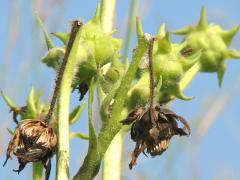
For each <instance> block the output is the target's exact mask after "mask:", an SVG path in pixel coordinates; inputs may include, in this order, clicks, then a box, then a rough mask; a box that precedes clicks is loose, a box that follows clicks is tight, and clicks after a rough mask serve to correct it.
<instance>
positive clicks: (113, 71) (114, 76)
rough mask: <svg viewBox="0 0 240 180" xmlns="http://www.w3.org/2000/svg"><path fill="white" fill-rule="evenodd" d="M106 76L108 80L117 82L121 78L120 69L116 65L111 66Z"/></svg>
mask: <svg viewBox="0 0 240 180" xmlns="http://www.w3.org/2000/svg"><path fill="white" fill-rule="evenodd" d="M104 77H105V79H106V80H107V81H109V82H111V83H115V82H116V81H117V80H118V79H119V71H118V69H117V68H116V67H110V68H109V69H108V71H107V72H106V74H105V75H104Z"/></svg>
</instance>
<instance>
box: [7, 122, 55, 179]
mask: <svg viewBox="0 0 240 180" xmlns="http://www.w3.org/2000/svg"><path fill="white" fill-rule="evenodd" d="M56 144H57V137H56V134H55V133H54V130H53V128H51V127H49V126H48V125H47V123H45V122H44V121H41V120H37V119H27V120H23V121H21V122H19V124H18V126H17V127H16V129H15V131H14V134H13V136H12V139H11V140H10V142H9V144H8V148H7V154H6V161H5V162H4V165H3V166H5V164H6V163H7V160H8V159H9V158H10V157H11V156H10V155H11V152H13V154H14V155H15V156H16V157H17V158H18V162H19V169H18V170H13V171H15V172H18V173H19V172H21V171H22V170H23V169H24V167H25V165H26V164H27V163H28V162H37V161H41V162H42V163H43V166H44V167H45V169H46V179H48V177H49V173H50V168H51V164H50V163H51V161H50V159H51V156H52V154H53V152H54V150H55V147H56Z"/></svg>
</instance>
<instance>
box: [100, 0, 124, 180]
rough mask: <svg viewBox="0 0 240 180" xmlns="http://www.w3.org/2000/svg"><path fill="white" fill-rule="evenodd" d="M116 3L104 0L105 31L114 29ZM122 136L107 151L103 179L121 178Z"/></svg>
mask: <svg viewBox="0 0 240 180" xmlns="http://www.w3.org/2000/svg"><path fill="white" fill-rule="evenodd" d="M115 4H116V2H115V0H102V4H101V5H102V6H101V7H102V11H101V25H102V29H103V31H104V32H111V31H112V24H113V18H114V10H115ZM100 103H101V102H99V104H100ZM122 137H123V135H122V133H118V134H117V135H116V136H115V138H114V139H113V140H112V142H111V144H110V146H109V148H108V150H107V151H106V153H105V156H104V159H103V180H111V179H114V180H120V177H121V175H120V174H121V154H122ZM113 169H114V173H113V171H112V170H113Z"/></svg>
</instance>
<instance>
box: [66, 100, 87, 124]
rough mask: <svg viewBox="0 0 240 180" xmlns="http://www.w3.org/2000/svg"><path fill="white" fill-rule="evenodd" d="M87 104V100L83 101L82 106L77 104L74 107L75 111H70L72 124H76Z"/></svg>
mask: <svg viewBox="0 0 240 180" xmlns="http://www.w3.org/2000/svg"><path fill="white" fill-rule="evenodd" d="M85 104H86V102H85V101H83V103H82V105H81V106H77V107H76V108H74V109H73V111H72V112H71V113H70V115H69V123H70V124H71V125H72V124H75V123H76V122H77V121H78V120H79V118H80V117H81V114H82V111H83V109H84V107H85Z"/></svg>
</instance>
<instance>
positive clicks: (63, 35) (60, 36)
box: [52, 32, 69, 45]
mask: <svg viewBox="0 0 240 180" xmlns="http://www.w3.org/2000/svg"><path fill="white" fill-rule="evenodd" d="M52 35H54V36H55V37H57V38H58V39H60V40H61V41H62V43H63V44H65V45H66V44H67V42H68V39H69V33H61V32H53V33H52Z"/></svg>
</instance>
